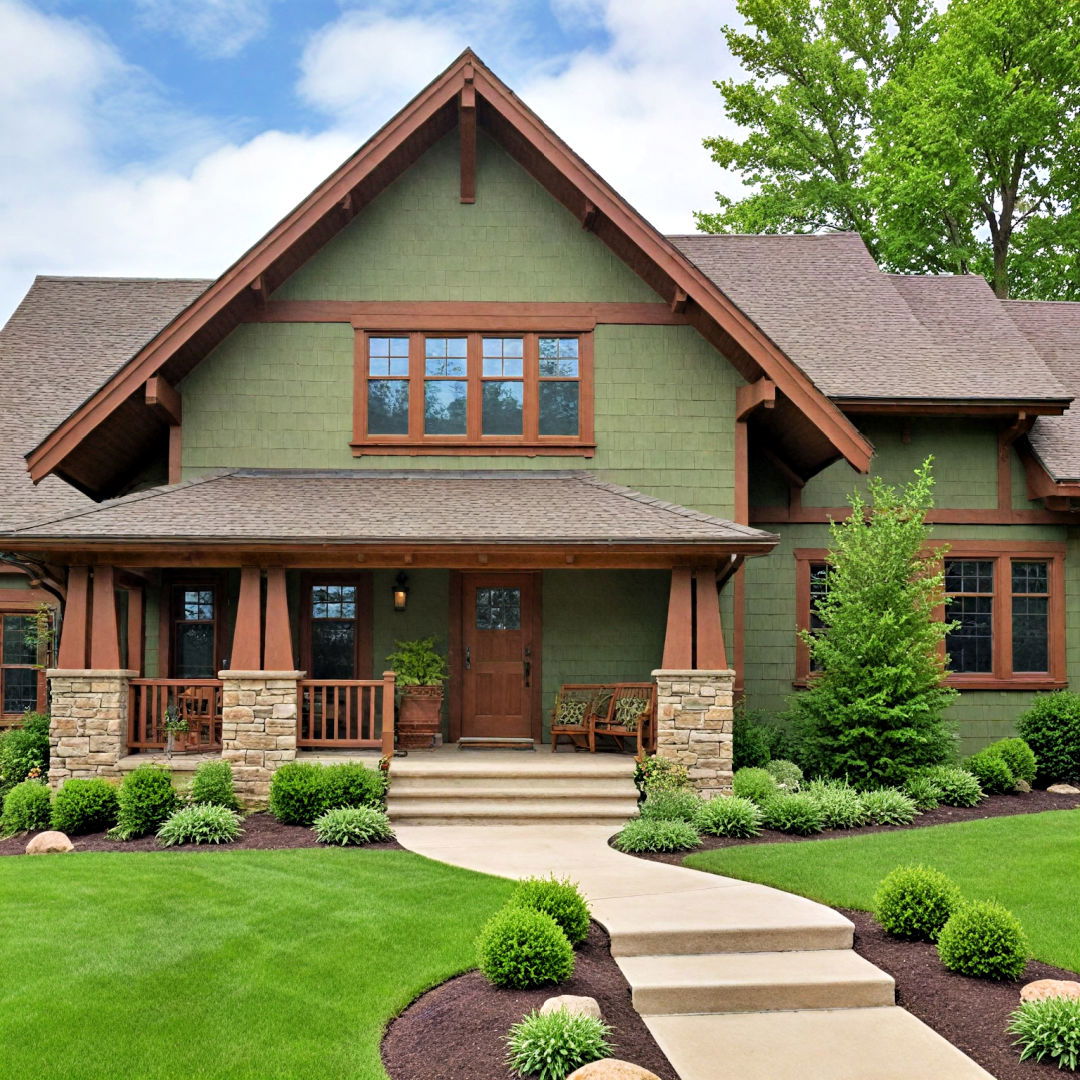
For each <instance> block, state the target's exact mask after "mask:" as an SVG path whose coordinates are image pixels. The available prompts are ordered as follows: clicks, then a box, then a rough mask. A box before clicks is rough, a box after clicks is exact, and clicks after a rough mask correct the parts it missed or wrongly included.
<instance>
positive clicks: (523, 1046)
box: [506, 1009, 614, 1080]
mask: <svg viewBox="0 0 1080 1080" xmlns="http://www.w3.org/2000/svg"><path fill="white" fill-rule="evenodd" d="M610 1034H611V1028H609V1027H608V1026H607V1024H605V1023H604V1022H603V1021H602V1020H597V1019H596V1018H595V1017H593V1016H583V1015H581V1014H580V1013H571V1012H568V1011H567V1010H566V1009H556V1010H555V1011H554V1012H549V1013H540V1012H537V1011H533V1012H530V1013H527V1014H526V1015H525V1017H524V1018H523V1019H522V1020H521V1021H520V1022H519V1023H517V1024H515V1025H514V1026H513V1027H512V1028H511V1029H510V1032H509V1034H508V1035H507V1036H506V1050H507V1054H506V1064H507V1065H508V1066H509V1068H510V1071H511V1072H512V1073H514V1074H515V1075H516V1076H535V1077H538V1080H564V1078H565V1077H567V1076H569V1075H570V1074H571V1073H572V1072H574V1071H575V1070H577V1069H580V1068H581V1066H582V1065H587V1064H588V1063H589V1062H590V1061H600V1060H601V1059H602V1058H606V1057H611V1055H612V1052H613V1050H614V1047H612V1045H611V1044H610V1043H609V1042H608V1041H607V1040H608V1036H609V1035H610Z"/></svg>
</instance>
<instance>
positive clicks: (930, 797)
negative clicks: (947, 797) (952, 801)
mask: <svg viewBox="0 0 1080 1080" xmlns="http://www.w3.org/2000/svg"><path fill="white" fill-rule="evenodd" d="M904 794H905V795H906V796H907V797H908V798H909V799H910V800H911V801H912V802H913V803H914V804H915V809H916V810H918V811H919V813H925V811H927V810H936V809H937V808H938V807H939V806H940V805H941V788H939V787H938V786H937V784H936V783H934V781H933V780H932V779H931V778H930V777H929V776H920V775H918V774H916V775H915V776H909V777H908V778H907V779H906V780H905V781H904Z"/></svg>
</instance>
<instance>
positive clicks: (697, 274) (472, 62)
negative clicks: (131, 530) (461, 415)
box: [27, 50, 872, 497]
mask: <svg viewBox="0 0 1080 1080" xmlns="http://www.w3.org/2000/svg"><path fill="white" fill-rule="evenodd" d="M466 100H468V101H471V102H473V103H474V105H475V116H476V122H477V124H479V125H481V126H482V127H483V128H484V129H485V130H486V131H487V132H488V134H490V135H491V136H493V137H494V138H495V139H496V141H498V142H499V143H500V144H501V145H502V146H503V148H504V149H506V150H507V151H508V152H509V153H510V154H511V156H512V157H514V158H515V160H517V161H518V163H519V164H520V165H522V166H523V167H524V168H526V170H527V171H529V172H530V173H531V174H532V175H533V176H534V177H535V178H536V179H537V180H538V181H539V182H540V183H541V184H542V185H543V186H544V187H545V188H546V189H547V190H548V191H549V193H550V194H552V195H553V196H554V197H555V198H556V199H558V200H559V201H560V202H561V203H562V204H563V205H564V206H566V207H567V208H568V209H569V210H571V212H573V213H575V214H576V215H577V216H578V217H580V218H581V219H582V220H583V222H584V223H586V224H587V225H588V227H590V228H591V229H592V231H593V232H594V233H595V234H596V235H597V236H598V237H599V238H600V239H601V240H602V241H603V242H604V243H606V244H607V245H608V246H609V247H610V248H611V249H612V250H613V251H614V252H615V253H616V254H617V255H619V256H620V257H621V258H622V259H623V260H624V261H625V262H627V263H628V264H629V265H630V266H631V267H632V269H634V270H635V271H636V272H637V273H638V274H639V275H640V276H641V277H642V278H643V280H645V281H646V282H647V283H648V284H649V285H650V286H651V287H652V288H653V289H654V290H655V291H656V292H657V293H658V294H659V295H660V296H661V297H664V298H665V299H670V300H672V302H673V303H674V302H675V301H676V299H677V298H680V299H681V298H682V297H683V296H685V297H686V298H688V300H687V305H686V314H687V318H688V321H690V322H691V323H692V324H693V325H694V326H695V327H697V329H698V330H700V331H701V332H702V334H704V335H705V336H706V337H707V338H708V339H709V340H710V341H712V342H713V343H714V344H715V345H716V346H717V347H718V348H719V349H720V350H721V352H722V353H723V354H724V355H725V356H726V357H727V358H728V359H729V360H730V361H731V362H732V363H733V364H734V365H735V366H736V367H737V368H738V369H739V370H740V372H741V373H742V374H743V375H744V377H745V378H747V379H748V380H753V379H756V378H758V377H760V376H761V375H765V376H767V377H768V378H769V379H771V380H772V381H773V382H774V383H775V384H776V387H777V390H778V391H779V393H778V395H777V402H776V407H775V408H773V409H772V410H769V412H770V415H769V416H768V417H767V418H764V420H763V422H764V423H767V424H770V425H773V427H774V429H775V434H776V438H777V440H778V442H779V443H780V444H781V445H783V446H784V448H785V449H786V450H787V451H788V452H789V454H790V456H791V457H792V459H793V460H794V461H795V462H796V464H797V465H798V466H799V467H800V468H802V469H803V470H804V471H806V473H807V474H808V475H809V474H811V473H812V472H814V471H816V470H817V469H819V468H821V467H822V466H823V465H825V464H827V463H828V462H829V461H832V460H835V459H836V458H837V457H839V456H843V457H845V458H847V460H848V461H850V462H851V463H852V464H853V465H854V466H856V467H857V468H859V469H863V470H865V469H866V468H868V467H869V461H870V455H871V452H872V451H871V447H870V444H869V443H868V442H867V440H866V439H865V438H864V437H863V436H862V435H861V434H860V433H859V431H858V430H857V428H856V427H855V426H854V425H853V424H852V423H851V422H850V421H849V420H848V419H847V418H846V417H845V416H844V415H843V414H842V413H841V412H840V411H839V410H838V409H837V408H836V406H835V405H833V404H832V403H831V402H830V401H829V400H828V398H827V397H826V396H825V395H824V394H822V393H821V392H820V391H819V390H818V389H817V388H816V387H815V386H814V384H813V382H812V380H811V379H810V378H809V377H808V376H807V375H806V374H805V373H804V372H803V371H802V370H801V369H800V368H799V366H798V365H797V364H796V363H794V362H793V361H792V359H791V358H790V357H789V356H787V355H786V354H785V353H784V351H783V350H782V349H781V348H779V347H778V346H777V344H776V343H775V342H773V341H772V340H771V339H770V338H769V337H768V335H767V334H766V333H765V332H763V331H762V329H761V328H760V327H759V326H758V325H757V324H756V323H755V322H754V321H753V319H752V318H750V317H749V316H748V315H746V314H745V313H744V312H743V311H742V310H741V309H740V308H739V307H738V306H736V304H734V303H733V302H732V301H731V300H730V299H729V298H728V297H727V296H726V295H725V294H724V293H723V291H722V290H721V289H719V288H718V287H717V286H716V283H715V282H714V281H712V280H711V279H710V278H709V276H708V275H707V274H705V273H703V272H702V271H701V270H700V269H699V268H698V267H696V266H695V265H694V264H693V263H692V262H690V261H689V260H688V259H687V258H685V257H684V256H683V254H682V253H681V252H680V251H679V250H678V249H677V248H676V247H675V246H674V245H673V244H672V243H671V242H670V241H668V240H667V239H666V238H665V237H663V236H661V235H660V234H659V233H658V232H657V231H656V230H655V229H654V228H653V227H652V226H651V225H650V224H649V223H648V222H647V221H646V220H645V219H644V218H642V217H641V215H639V214H638V213H637V212H636V211H634V210H633V209H632V208H631V207H630V206H629V205H628V204H627V203H626V202H625V201H624V200H623V199H621V198H620V197H619V196H618V195H617V194H616V193H615V192H614V191H613V190H612V189H611V188H610V187H609V186H608V185H607V184H606V183H605V182H604V181H603V180H602V179H601V178H600V177H599V176H598V175H597V174H596V173H595V172H593V171H592V169H590V168H589V167H588V165H586V164H585V162H583V161H582V160H581V159H580V158H579V157H578V156H577V155H576V154H574V152H573V151H572V150H570V149H569V147H567V146H566V144H565V143H563V142H562V140H560V139H559V138H558V137H557V136H556V135H555V134H554V132H552V131H551V130H550V129H549V128H548V127H547V126H546V125H544V124H543V122H542V121H540V120H539V119H538V118H537V117H536V116H535V114H533V113H532V112H531V111H530V110H529V109H527V108H526V107H525V106H524V105H523V104H522V103H521V102H520V101H519V100H518V98H517V97H516V96H515V95H514V94H513V93H512V91H510V89H509V88H508V87H506V86H505V85H504V84H503V83H502V82H500V81H499V80H498V79H497V78H496V77H495V76H494V75H493V74H492V72H491V71H490V70H488V68H486V67H485V66H484V65H483V64H482V63H481V62H480V60H479V59H478V58H477V57H476V56H475V54H474V53H472V52H471V51H470V50H466V51H465V52H464V53H463V54H462V55H461V56H460V57H459V58H458V59H457V60H455V61H454V63H452V64H451V65H450V67H449V68H447V69H446V71H444V72H443V73H442V74H441V75H440V76H438V78H436V79H435V80H434V81H433V82H432V83H431V84H429V86H428V87H426V88H425V89H424V90H423V91H422V92H421V93H420V94H419V95H417V97H416V98H414V99H413V101H412V102H410V103H409V104H408V105H407V106H406V107H405V108H404V109H402V111H401V112H400V113H398V115H397V116H396V117H394V118H393V119H392V120H391V121H390V122H389V123H388V124H386V125H385V126H384V127H383V128H382V129H381V130H380V131H378V132H377V133H376V134H375V135H374V136H373V137H372V138H371V139H370V140H369V141H368V142H367V143H366V144H365V145H364V146H363V147H362V148H361V149H360V150H359V151H357V153H356V154H354V155H353V156H352V157H351V158H349V160H348V161H346V162H345V163H344V164H343V165H342V166H341V167H340V168H339V169H338V170H337V171H335V172H334V173H333V174H332V175H331V176H330V177H329V178H328V179H327V180H326V181H324V183H322V184H321V185H320V186H319V187H318V188H316V190H315V191H314V192H312V194H311V195H309V196H308V197H307V198H306V199H305V200H304V201H303V202H302V203H300V205H299V206H297V207H296V209H294V210H293V211H292V212H291V213H290V214H288V215H287V216H286V217H285V218H284V219H283V220H282V221H281V222H279V223H278V224H277V225H276V226H275V227H274V228H273V229H271V230H270V232H269V233H267V234H266V236H264V237H263V239H262V240H260V241H259V242H258V243H257V244H256V245H255V246H254V247H252V248H251V249H250V250H249V251H248V252H246V253H245V254H244V255H243V256H242V257H241V258H240V259H239V260H238V261H237V262H236V263H234V264H233V265H232V266H231V267H230V268H229V269H228V270H226V271H225V273H223V274H222V275H221V277H219V278H218V279H217V280H216V281H215V282H213V283H212V284H211V285H210V286H209V288H207V289H206V290H205V291H204V292H203V293H202V294H201V295H200V296H199V297H198V298H197V299H196V300H195V301H194V302H193V303H192V304H191V305H190V306H189V307H187V308H185V309H184V310H183V311H182V312H180V313H179V314H178V315H177V316H176V317H175V318H173V319H172V320H171V321H170V322H169V323H168V324H167V325H166V326H165V327H163V328H162V329H161V330H160V332H159V333H158V334H156V335H155V336H154V337H153V339H152V340H150V341H149V342H147V343H146V345H145V346H144V347H143V348H141V349H140V350H139V351H138V352H137V353H136V354H135V355H134V356H133V357H132V358H131V359H130V360H129V361H128V362H127V363H126V364H124V366H123V367H122V368H121V369H120V370H119V371H118V372H116V373H115V374H114V375H113V376H112V377H111V378H110V379H109V380H108V381H107V382H106V383H105V384H104V385H103V386H102V387H101V388H100V389H99V390H97V391H96V392H95V393H94V394H93V395H91V397H90V398H89V399H88V400H87V401H85V402H84V403H83V404H82V405H80V406H79V407H78V408H77V409H76V410H75V411H74V412H72V413H71V414H70V415H69V416H68V417H67V419H66V420H64V421H63V422H62V423H61V424H60V425H59V426H58V427H57V428H56V429H55V430H53V431H52V432H50V433H49V434H48V435H47V436H46V437H45V438H44V439H43V440H42V441H41V442H40V443H39V444H38V446H37V447H35V448H34V449H33V450H32V452H30V453H29V454H28V455H27V459H28V463H29V468H30V473H31V476H32V477H33V479H34V480H35V482H36V481H40V480H42V479H43V478H44V477H45V476H47V475H49V474H50V473H56V474H58V475H61V476H63V477H64V478H65V479H67V480H68V481H69V482H71V483H72V484H74V485H75V486H77V487H79V488H80V489H82V490H84V491H87V492H88V493H90V494H92V495H94V496H95V497H100V496H102V495H107V494H110V493H112V492H115V491H117V490H120V485H119V484H118V483H117V478H118V476H120V475H122V474H123V473H124V472H125V471H129V470H130V468H131V467H132V465H133V463H134V462H136V461H138V459H139V457H140V456H141V455H142V454H144V453H145V452H146V450H147V448H148V447H149V446H150V445H151V444H153V443H155V442H156V441H158V440H160V438H161V436H162V424H163V421H162V420H161V419H160V418H158V417H157V416H156V414H155V413H154V412H153V411H152V410H151V409H149V408H148V407H147V406H146V404H145V398H144V395H143V388H144V386H145V383H146V381H147V379H148V378H150V377H151V376H154V375H162V376H163V377H164V378H165V379H166V380H167V381H169V382H170V383H173V384H174V385H175V384H176V383H177V382H179V381H180V379H182V378H183V377H184V375H186V374H187V373H188V372H189V371H190V370H191V369H192V368H193V367H194V366H195V365H196V364H197V363H198V362H199V361H200V360H201V359H202V357H203V356H205V355H206V353H207V352H209V350H210V349H212V348H213V346H214V345H215V344H217V343H218V342H219V341H221V340H222V339H223V338H224V336H225V335H226V334H228V333H229V332H230V331H231V330H232V329H233V328H234V327H235V326H237V325H238V324H239V323H240V322H242V321H244V320H245V318H249V317H251V315H252V313H253V312H254V311H255V310H256V308H257V306H258V303H259V300H258V295H261V296H268V295H269V294H270V293H272V292H273V290H274V289H275V288H276V287H277V286H278V285H279V284H280V283H281V282H282V281H284V280H285V279H286V278H287V277H289V275H290V274H292V273H293V272H294V271H295V270H296V269H297V268H298V267H299V266H300V265H302V264H303V263H304V262H305V261H306V260H307V259H308V258H309V257H310V256H311V255H312V254H314V253H315V252H316V251H318V250H319V249H320V248H321V246H322V245H323V244H324V243H325V242H326V240H327V239H328V238H329V237H330V236H332V235H334V234H335V233H336V232H337V231H339V230H340V229H341V228H342V227H343V226H344V225H345V224H346V223H347V222H348V221H349V220H350V219H351V217H352V216H354V215H355V214H356V213H357V212H358V210H360V209H361V208H362V207H364V206H365V205H367V203H369V202H370V201H371V199H373V198H374V197H375V196H376V195H377V194H378V193H379V192H380V191H382V190H383V189H384V188H385V187H386V186H387V184H389V183H390V182H391V181H392V180H393V179H395V178H396V177H397V176H398V175H400V174H401V173H402V172H403V171H404V170H405V169H407V168H408V167H409V166H410V165H411V164H412V163H413V162H414V161H416V160H417V159H418V158H419V156H420V155H421V154H422V153H424V151H425V150H427V149H428V148H429V147H431V146H432V145H434V143H435V142H436V141H437V140H438V139H440V138H442V137H443V136H444V135H445V134H447V132H449V131H450V130H452V129H453V128H454V127H455V126H456V125H457V123H458V116H459V107H460V106H461V104H462V103H463V102H464V101H466ZM255 287H257V288H255Z"/></svg>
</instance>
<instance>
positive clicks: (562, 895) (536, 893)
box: [508, 875, 589, 945]
mask: <svg viewBox="0 0 1080 1080" xmlns="http://www.w3.org/2000/svg"><path fill="white" fill-rule="evenodd" d="M508 903H510V904H511V905H513V906H514V907H526V908H532V910H533V911H542V912H543V913H544V914H545V915H550V916H551V917H552V918H553V919H554V920H555V921H556V922H557V923H558V924H559V929H560V930H562V932H563V933H564V934H565V935H566V936H567V938H568V939H569V941H570V944H571V945H580V944H581V943H582V942H583V941H584V940H585V939H586V938H587V937H588V936H589V905H588V902H587V901H586V900H585V897H584V896H582V895H581V890H580V889H579V888H578V887H577V885H575V884H574V882H572V881H571V880H570V879H569V878H563V879H561V880H560V879H559V878H556V877H555V876H554V875H553V876H551V877H549V878H539V877H534V878H526V879H525V880H524V881H521V882H518V885H517V888H515V889H514V891H513V892H512V893H511V894H510V900H509V901H508Z"/></svg>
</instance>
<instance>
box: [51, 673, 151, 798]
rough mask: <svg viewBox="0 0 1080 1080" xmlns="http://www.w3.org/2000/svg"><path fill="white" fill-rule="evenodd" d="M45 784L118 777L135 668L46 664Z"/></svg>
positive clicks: (56, 785) (126, 732) (55, 785)
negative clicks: (48, 708) (49, 701)
mask: <svg viewBox="0 0 1080 1080" xmlns="http://www.w3.org/2000/svg"><path fill="white" fill-rule="evenodd" d="M45 675H46V677H47V678H48V680H49V694H50V697H51V699H52V707H51V716H52V720H51V722H50V724H49V784H50V785H51V786H52V787H59V786H60V785H61V784H63V783H64V781H65V780H70V779H71V778H72V777H77V778H78V779H83V780H90V779H93V778H94V777H97V776H105V777H109V776H113V777H119V776H120V768H119V764H118V763H119V761H120V758H122V757H123V756H124V754H125V753H127V734H128V731H127V724H128V717H127V711H128V687H129V684H130V680H131V679H133V678H134V677H135V676H136V675H138V672H137V671H126V670H124V671H119V670H117V671H112V670H110V671H104V670H100V671H99V670H96V669H85V668H50V669H49V670H48V671H46V672H45Z"/></svg>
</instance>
